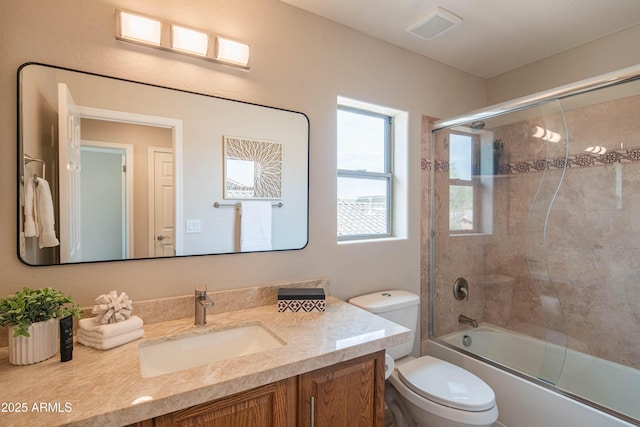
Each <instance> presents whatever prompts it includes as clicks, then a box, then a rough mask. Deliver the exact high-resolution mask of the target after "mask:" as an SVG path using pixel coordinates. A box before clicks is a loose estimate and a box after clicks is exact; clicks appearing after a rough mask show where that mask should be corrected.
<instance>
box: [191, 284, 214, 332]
mask: <svg viewBox="0 0 640 427" xmlns="http://www.w3.org/2000/svg"><path fill="white" fill-rule="evenodd" d="M207 307H213V300H212V299H211V298H209V296H208V295H207V285H198V286H196V322H195V324H196V325H198V326H203V325H206V324H207Z"/></svg>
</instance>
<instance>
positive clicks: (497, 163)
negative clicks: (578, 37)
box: [422, 66, 640, 427]
mask: <svg viewBox="0 0 640 427" xmlns="http://www.w3.org/2000/svg"><path fill="white" fill-rule="evenodd" d="M423 123H425V127H426V129H427V130H430V131H431V132H430V138H429V139H428V140H427V141H424V143H423V162H422V165H423V169H424V172H425V173H424V174H423V186H424V187H426V189H427V190H428V191H426V192H425V194H428V195H429V198H428V200H425V201H424V203H423V209H424V211H423V212H424V214H423V221H424V222H423V230H428V236H427V238H425V239H423V251H422V252H423V254H424V255H423V262H424V263H425V264H427V265H428V266H429V269H428V270H426V271H425V273H424V274H423V277H422V280H423V284H424V286H425V287H426V286H428V298H429V304H428V308H427V310H428V311H427V312H426V313H423V314H425V315H426V316H427V318H428V329H429V337H428V339H427V340H426V342H425V344H426V351H427V353H428V354H432V355H434V356H436V357H439V358H442V359H444V360H447V361H449V362H452V363H455V364H458V365H460V366H462V367H463V368H465V369H467V370H469V371H471V372H473V373H475V374H476V375H478V376H479V377H480V378H482V379H483V380H484V381H485V382H487V383H488V384H489V385H490V386H491V387H492V388H493V389H494V391H495V392H496V400H497V404H498V407H499V408H500V416H499V418H498V423H499V425H505V426H507V427H539V426H542V425H544V426H547V425H548V426H594V427H596V426H597V427H620V426H632V425H640V281H638V277H640V269H639V268H638V266H637V259H638V258H639V257H640V245H638V243H637V242H638V241H640V226H639V225H638V221H637V212H638V211H639V210H640V191H639V190H638V189H639V188H640V66H635V67H629V68H626V69H624V70H620V71H619V72H615V73H610V74H607V75H604V76H600V77H597V78H593V79H589V80H585V81H581V82H577V83H575V84H572V85H567V86H564V87H560V88H557V89H554V90H550V91H547V92H544V93H539V94H535V95H532V96H529V97H524V98H519V99H516V100H513V101H509V102H506V103H503V104H498V105H495V106H492V107H490V108H487V109H485V110H479V111H475V112H472V113H469V114H467V115H464V116H460V117H455V118H452V119H448V120H441V121H437V122H433V123H432V122H429V121H427V120H425V121H423ZM425 134H429V132H425ZM463 278H464V279H465V280H461V279H463ZM461 283H464V285H465V286H464V287H465V289H464V290H463V291H461V290H460V288H459V286H460V284H461ZM452 285H454V290H453V292H452Z"/></svg>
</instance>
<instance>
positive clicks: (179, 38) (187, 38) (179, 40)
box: [171, 25, 209, 56]
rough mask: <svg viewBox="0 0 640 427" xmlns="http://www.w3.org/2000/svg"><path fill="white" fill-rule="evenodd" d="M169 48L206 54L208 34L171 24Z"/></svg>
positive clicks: (195, 53)
mask: <svg viewBox="0 0 640 427" xmlns="http://www.w3.org/2000/svg"><path fill="white" fill-rule="evenodd" d="M171 48H172V49H175V50H179V51H183V52H186V53H191V54H194V55H200V56H206V55H207V51H208V49H209V35H208V34H207V33H203V32H200V31H196V30H192V29H189V28H185V27H181V26H179V25H171Z"/></svg>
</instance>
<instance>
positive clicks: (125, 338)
mask: <svg viewBox="0 0 640 427" xmlns="http://www.w3.org/2000/svg"><path fill="white" fill-rule="evenodd" d="M143 336H144V329H142V328H140V329H136V330H133V331H129V332H125V333H124V334H120V335H116V336H113V337H110V338H105V339H102V340H96V339H94V338H92V337H87V336H86V332H85V331H83V330H80V331H78V342H79V343H80V344H82V345H86V346H87V347H93V348H96V349H98V350H109V349H110V348H114V347H118V346H120V345H123V344H127V343H129V342H131V341H135V340H137V339H138V338H142V337H143Z"/></svg>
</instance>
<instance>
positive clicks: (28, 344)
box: [0, 287, 82, 365]
mask: <svg viewBox="0 0 640 427" xmlns="http://www.w3.org/2000/svg"><path fill="white" fill-rule="evenodd" d="M81 313H82V310H80V308H79V307H78V306H77V305H75V304H74V302H73V298H72V297H71V295H68V296H65V295H64V294H63V293H62V292H60V291H56V290H55V289H52V288H43V289H35V290H34V289H29V288H26V287H25V288H23V289H22V290H20V291H18V292H16V293H15V294H13V295H9V296H8V297H6V298H2V299H0V326H9V363H11V364H13V365H30V364H32V363H37V362H41V361H43V360H46V359H49V358H50V357H53V356H54V355H55V354H56V353H57V352H58V344H59V341H58V333H59V332H58V331H59V324H58V322H59V320H60V319H62V318H63V317H67V316H69V315H72V316H75V317H78V316H80V314H81Z"/></svg>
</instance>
